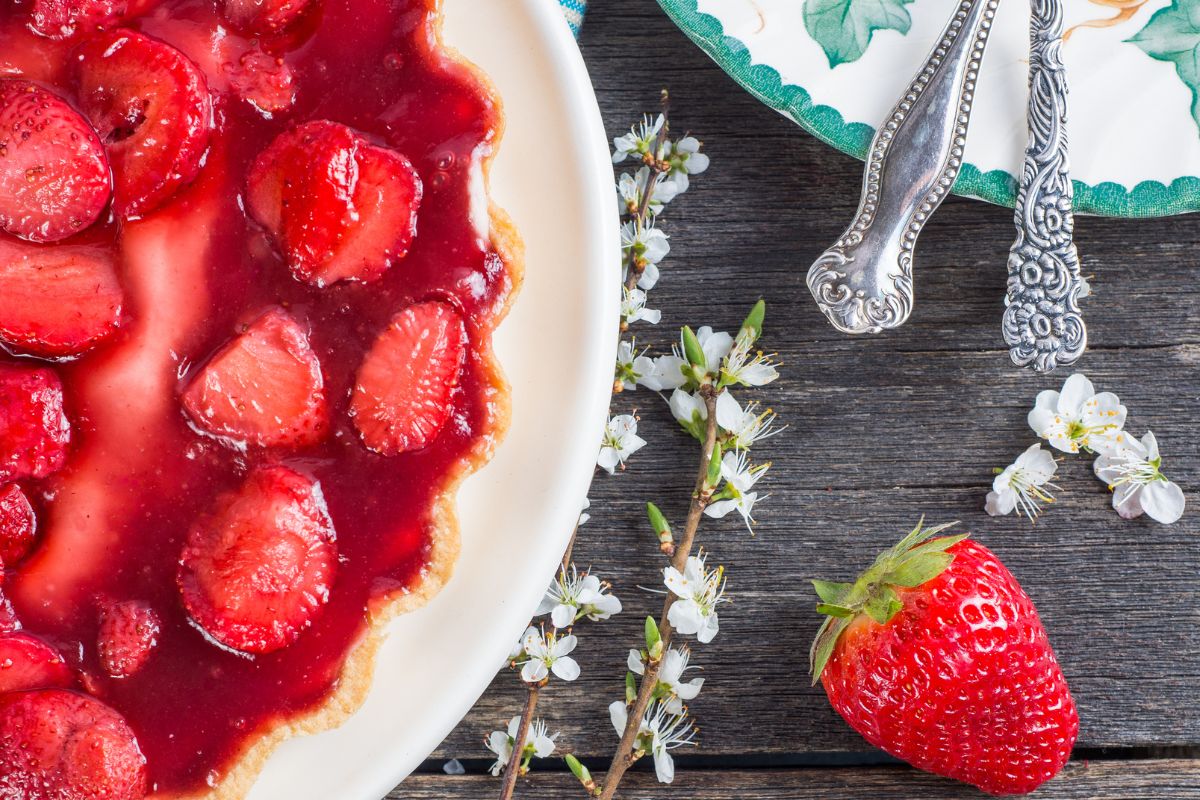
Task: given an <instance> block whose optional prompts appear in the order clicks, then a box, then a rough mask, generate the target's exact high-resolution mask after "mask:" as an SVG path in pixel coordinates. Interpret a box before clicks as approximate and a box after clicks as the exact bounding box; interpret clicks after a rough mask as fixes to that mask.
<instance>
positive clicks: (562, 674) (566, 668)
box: [550, 656, 579, 683]
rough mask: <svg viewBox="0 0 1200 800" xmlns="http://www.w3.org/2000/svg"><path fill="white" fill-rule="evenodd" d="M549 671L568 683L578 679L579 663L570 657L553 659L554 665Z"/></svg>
mask: <svg viewBox="0 0 1200 800" xmlns="http://www.w3.org/2000/svg"><path fill="white" fill-rule="evenodd" d="M550 670H551V671H552V672H553V673H554V674H555V675H557V676H558V677H559V678H561V679H562V680H564V681H567V682H568V683H570V682H571V681H573V680H575V679H576V678H578V677H579V663H578V662H577V661H576V660H575V659H573V658H571V657H570V656H566V657H564V658H556V659H554V664H553V666H551V667H550Z"/></svg>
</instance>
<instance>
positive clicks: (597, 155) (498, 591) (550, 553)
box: [250, 0, 620, 800]
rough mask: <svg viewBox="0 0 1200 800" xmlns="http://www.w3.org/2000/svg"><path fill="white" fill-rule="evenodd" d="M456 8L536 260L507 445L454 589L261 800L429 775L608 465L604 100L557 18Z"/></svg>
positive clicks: (511, 355)
mask: <svg viewBox="0 0 1200 800" xmlns="http://www.w3.org/2000/svg"><path fill="white" fill-rule="evenodd" d="M444 2H445V12H446V21H445V22H446V27H445V40H446V42H447V44H449V45H451V46H452V47H455V48H457V49H458V50H459V51H461V52H462V53H463V54H464V55H465V56H466V57H467V58H469V59H470V60H471V61H473V62H475V63H476V64H478V65H479V66H480V67H482V68H483V69H484V71H485V72H487V73H488V74H489V75H490V76H491V78H492V79H493V81H494V82H495V84H496V87H497V88H498V90H499V93H500V95H501V97H502V98H503V101H504V107H505V116H506V118H507V129H506V131H505V134H504V139H503V141H502V143H501V147H500V154H499V156H498V157H497V158H496V161H495V164H494V168H493V171H492V195H493V198H494V199H495V200H496V201H497V202H498V203H499V204H500V205H501V206H503V207H504V208H505V209H507V210H508V211H509V213H510V214H511V215H512V216H513V218H514V220H515V222H516V225H517V227H518V229H519V230H520V232H521V234H522V236H523V237H524V239H525V244H526V247H527V254H526V255H527V260H526V265H525V285H524V287H523V289H522V290H521V293H520V295H519V296H518V298H517V301H516V303H515V305H514V306H513V309H512V312H511V314H510V315H509V317H508V318H507V319H506V320H505V321H504V322H503V323H502V325H501V326H500V329H499V331H498V333H497V336H496V351H497V354H498V356H499V360H500V363H501V365H502V366H503V367H504V370H505V373H506V374H507V376H508V378H509V381H510V382H511V384H512V408H513V416H512V427H511V429H510V431H509V433H508V436H507V438H506V439H505V441H504V443H503V444H502V445H501V446H500V447H499V449H498V450H497V452H496V457H495V458H494V460H493V461H492V462H491V463H490V464H489V465H488V466H486V467H485V468H484V469H482V470H481V471H480V472H479V473H477V474H476V475H474V476H473V477H471V478H470V479H469V480H468V481H467V482H466V484H465V485H464V486H463V487H462V490H461V492H460V494H459V511H460V514H459V518H460V522H461V527H462V539H463V541H462V545H463V547H462V556H461V558H460V559H459V563H458V566H457V568H456V570H455V573H454V577H453V579H452V580H451V581H450V583H449V584H448V585H447V586H446V588H445V589H444V590H443V591H442V592H441V594H439V595H438V596H437V598H435V599H434V600H433V601H432V602H431V603H429V605H427V606H426V607H425V608H423V609H421V610H420V611H417V612H416V613H413V614H410V615H408V616H406V617H403V618H401V619H399V620H397V621H396V622H395V623H394V624H393V626H392V628H391V630H390V635H389V638H388V639H387V642H386V644H385V645H384V646H383V648H382V649H381V651H380V657H379V662H378V665H377V667H376V670H375V682H374V685H373V687H372V690H371V693H370V696H369V697H368V699H367V702H366V704H365V705H364V706H363V708H362V709H361V710H360V711H359V712H358V713H357V714H355V715H354V716H353V717H352V718H351V719H350V720H349V721H348V722H347V723H346V724H345V725H343V726H342V727H341V728H338V729H337V730H334V731H330V732H328V733H323V734H320V735H317V736H310V737H304V738H299V739H293V740H290V741H288V742H286V743H285V744H284V745H283V746H282V747H280V748H279V750H278V751H277V752H276V753H275V754H274V755H273V756H272V758H271V759H270V761H269V762H268V764H267V768H266V770H265V772H263V774H262V776H261V778H260V779H259V781H258V783H257V784H256V785H255V787H254V789H253V791H252V792H251V793H250V798H251V800H279V798H287V799H288V800H329V798H337V800H379V798H380V797H383V796H384V795H385V794H386V793H387V792H388V791H390V790H391V788H392V787H393V786H395V785H396V784H397V783H398V782H399V781H400V779H401V778H403V777H404V776H406V775H407V774H408V773H409V772H410V771H411V770H412V769H413V768H414V767H416V766H417V765H418V764H420V762H421V761H422V760H423V759H424V758H425V757H426V756H428V755H429V753H430V752H432V750H433V749H434V748H435V747H436V746H437V745H438V744H439V743H440V742H441V740H442V739H443V738H445V736H446V735H447V734H448V733H449V732H450V731H451V729H452V728H453V727H454V726H455V725H456V724H457V723H458V721H459V720H460V719H461V718H462V717H463V715H465V714H466V712H467V711H468V710H469V709H470V707H471V705H472V704H473V703H474V702H475V700H476V699H477V698H478V697H479V695H480V694H481V693H482V692H483V690H484V689H485V688H486V687H487V685H488V683H489V682H490V681H491V679H492V678H493V677H494V676H495V675H496V673H497V671H498V669H499V668H500V667H501V665H502V664H503V663H504V660H505V657H506V656H507V655H508V652H509V649H510V648H511V646H512V644H513V643H515V642H516V640H517V638H518V637H519V636H520V633H521V631H522V630H523V629H524V626H525V625H526V624H527V623H528V621H529V617H530V614H531V613H532V611H533V609H534V607H535V606H536V605H537V602H538V600H539V599H540V598H541V596H542V593H543V592H544V591H545V589H546V586H547V585H548V584H549V581H550V577H551V575H552V574H553V571H554V565H555V564H556V563H557V561H558V559H559V558H561V556H562V551H563V549H564V548H565V547H566V542H567V538H568V537H569V536H570V533H571V531H572V529H573V528H574V525H575V521H576V519H577V518H578V515H579V510H580V507H581V504H582V501H583V498H584V495H585V493H586V491H587V486H588V484H589V482H590V480H591V476H592V471H593V469H594V467H595V463H596V449H597V447H598V443H599V440H600V432H601V430H602V428H603V425H604V420H605V415H606V413H607V408H608V397H609V392H610V390H611V386H612V365H613V362H614V361H615V359H616V340H617V337H616V333H617V332H616V320H617V319H618V317H619V312H618V306H619V292H618V287H619V285H620V284H619V278H618V276H617V269H618V264H619V261H620V259H619V253H618V248H619V242H618V240H617V239H616V238H615V237H614V231H616V230H617V218H616V203H614V202H613V201H612V192H613V188H612V187H613V172H612V164H611V162H610V161H609V159H608V147H607V143H606V139H605V135H604V128H603V124H602V122H601V120H600V112H599V109H598V108H597V105H596V99H595V95H594V94H593V93H592V88H591V83H590V81H589V79H588V76H587V73H586V71H585V69H584V65H583V60H582V58H581V57H580V55H579V50H578V48H577V47H576V45H575V42H574V40H573V39H572V38H571V35H570V32H569V30H568V28H567V24H566V22H565V21H564V19H563V15H562V11H561V9H560V8H559V5H558V3H557V2H556V0H486V2H483V1H482V0H444ZM548 138H549V139H552V140H553V142H554V146H555V148H556V151H555V153H554V159H553V165H552V166H550V165H548V163H547V161H546V142H547V140H548ZM548 199H549V202H548ZM485 734H486V731H480V732H479V736H480V738H481V740H482V737H483V736H484V735H485ZM481 747H482V745H481ZM473 755H481V753H475V754H473Z"/></svg>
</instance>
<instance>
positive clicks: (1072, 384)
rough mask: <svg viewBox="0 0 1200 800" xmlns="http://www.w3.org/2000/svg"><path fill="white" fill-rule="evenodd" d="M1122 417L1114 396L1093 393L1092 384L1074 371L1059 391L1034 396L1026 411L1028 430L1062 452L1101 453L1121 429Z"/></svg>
mask: <svg viewBox="0 0 1200 800" xmlns="http://www.w3.org/2000/svg"><path fill="white" fill-rule="evenodd" d="M1126 414H1127V411H1126V409H1125V406H1123V405H1121V401H1120V400H1119V399H1118V398H1117V396H1116V395H1115V394H1113V393H1112V392H1101V393H1099V394H1096V389H1095V387H1094V386H1092V382H1091V381H1089V380H1088V379H1087V378H1086V377H1085V376H1084V375H1083V374H1082V373H1079V372H1077V373H1075V374H1074V375H1072V376H1071V377H1069V378H1067V381H1066V383H1064V384H1063V388H1062V391H1061V392H1055V391H1053V390H1046V391H1044V392H1041V393H1039V394H1038V396H1037V401H1036V402H1035V404H1034V408H1033V410H1032V411H1030V412H1029V427H1031V428H1033V431H1034V433H1036V434H1037V435H1038V436H1040V437H1042V438H1043V439H1046V440H1048V441H1049V442H1050V446H1051V447H1053V448H1055V449H1056V450H1061V451H1063V452H1064V453H1078V452H1079V450H1080V449H1081V448H1082V449H1084V450H1089V451H1092V452H1096V453H1105V452H1108V451H1110V450H1111V449H1112V447H1113V442H1114V440H1115V438H1116V435H1117V434H1118V433H1120V432H1121V429H1122V428H1124V427H1125V417H1126Z"/></svg>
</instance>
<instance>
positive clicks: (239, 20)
mask: <svg viewBox="0 0 1200 800" xmlns="http://www.w3.org/2000/svg"><path fill="white" fill-rule="evenodd" d="M314 5H316V3H315V2H314V0H225V2H224V9H225V18H226V19H227V20H229V21H230V23H232V24H233V26H234V27H235V28H237V29H239V30H242V31H246V32H248V33H275V32H278V31H281V30H283V29H284V28H287V27H288V26H289V25H291V24H292V23H294V22H295V21H296V20H297V19H299V18H300V15H301V14H303V13H304V12H305V11H307V10H308V9H309V8H310V7H312V6H314Z"/></svg>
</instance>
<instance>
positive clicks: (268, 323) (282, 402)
mask: <svg viewBox="0 0 1200 800" xmlns="http://www.w3.org/2000/svg"><path fill="white" fill-rule="evenodd" d="M183 407H184V409H185V410H186V411H187V413H188V416H189V417H190V418H191V420H192V422H194V423H195V424H196V425H197V426H198V427H200V428H201V429H203V430H205V431H207V432H208V433H211V434H213V435H214V436H218V437H221V438H224V439H227V440H230V441H231V442H233V443H234V444H236V445H244V444H247V443H249V444H253V445H258V446H260V447H274V446H288V447H301V446H304V445H311V444H313V443H315V442H317V441H319V440H320V439H321V437H322V436H324V435H325V433H326V432H327V430H328V427H329V424H328V417H329V412H328V403H327V401H326V399H325V380H324V378H323V377H322V375H321V365H320V364H319V363H318V362H317V355H316V353H314V352H313V351H312V347H310V346H309V343H308V334H307V332H306V331H305V330H304V328H303V327H301V325H300V323H298V322H297V321H296V320H295V319H294V318H292V317H291V316H290V315H289V314H288V313H287V312H286V311H284V310H283V309H279V308H275V309H270V310H268V311H267V312H265V313H264V314H263V315H262V316H260V317H259V318H258V319H257V320H255V321H254V322H253V323H251V325H250V326H249V327H248V328H246V329H245V331H244V332H243V333H241V334H240V335H239V336H237V338H235V339H234V340H233V341H231V342H230V343H229V344H227V345H226V346H225V347H224V348H223V349H221V350H220V351H219V352H218V353H217V354H216V355H215V356H213V358H212V360H211V361H209V362H208V364H207V365H205V367H204V369H203V370H201V371H200V373H199V374H197V375H196V377H194V378H193V379H192V382H191V384H190V385H189V386H188V388H187V390H186V391H185V392H184V393H183Z"/></svg>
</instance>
